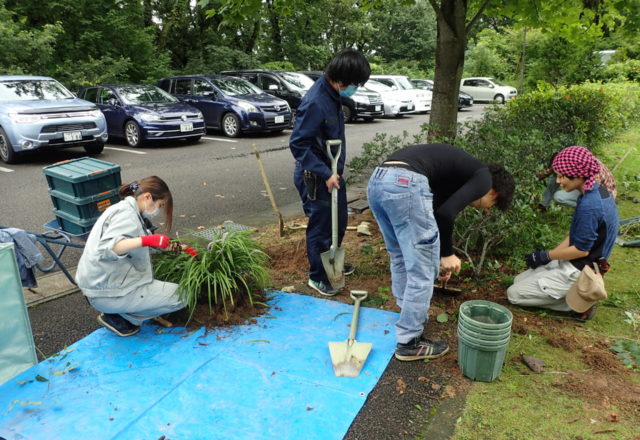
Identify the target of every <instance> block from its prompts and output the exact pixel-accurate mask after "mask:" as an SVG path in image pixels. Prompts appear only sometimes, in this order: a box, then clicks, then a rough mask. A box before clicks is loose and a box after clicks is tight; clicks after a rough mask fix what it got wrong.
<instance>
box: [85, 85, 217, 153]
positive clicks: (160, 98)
mask: <svg viewBox="0 0 640 440" xmlns="http://www.w3.org/2000/svg"><path fill="white" fill-rule="evenodd" d="M78 96H79V97H80V98H82V99H85V100H87V101H89V102H93V103H95V104H96V105H97V106H98V108H99V109H100V110H102V113H103V114H104V117H105V118H106V120H107V130H108V132H109V136H114V137H123V138H124V139H125V141H126V142H127V144H129V145H130V146H132V147H139V146H141V145H142V144H143V143H144V142H145V141H149V140H161V139H187V140H189V141H191V142H197V141H198V140H199V139H200V137H201V136H202V135H203V134H205V132H206V130H205V127H204V119H203V117H202V112H201V111H200V110H198V109H197V108H195V107H192V106H190V105H188V104H185V103H182V102H180V101H178V99H176V98H174V97H173V96H171V95H170V94H168V93H167V92H165V91H164V90H162V89H160V88H158V87H156V86H149V85H133V84H121V85H109V84H104V85H95V86H91V87H85V88H83V89H82V90H80V92H79V93H78Z"/></svg>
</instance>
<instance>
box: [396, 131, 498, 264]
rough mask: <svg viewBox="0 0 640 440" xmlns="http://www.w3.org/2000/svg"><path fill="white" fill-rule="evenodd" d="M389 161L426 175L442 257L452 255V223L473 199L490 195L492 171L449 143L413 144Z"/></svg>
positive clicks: (399, 151)
mask: <svg viewBox="0 0 640 440" xmlns="http://www.w3.org/2000/svg"><path fill="white" fill-rule="evenodd" d="M387 161H401V162H404V163H406V164H408V165H409V166H411V169H412V171H415V172H416V173H419V174H422V175H424V176H427V178H428V179H429V186H430V187H431V193H432V194H433V210H434V215H435V218H436V223H437V224H438V230H439V231H440V255H442V256H443V257H448V256H449V255H453V222H454V220H455V217H456V215H458V213H459V212H460V211H462V210H463V209H464V208H465V207H466V206H467V205H469V204H470V203H471V202H473V201H474V200H478V199H479V198H481V197H482V196H484V195H485V194H487V193H488V192H489V190H490V189H491V184H492V177H491V173H490V172H489V168H487V166H486V165H485V164H484V163H482V162H481V161H479V160H478V159H476V158H475V157H473V156H471V155H470V154H468V153H466V152H465V151H464V150H462V149H460V148H458V147H454V146H452V145H448V144H419V145H411V146H409V147H406V148H402V149H401V150H398V151H395V152H394V153H392V154H391V155H390V156H389V157H388V158H387Z"/></svg>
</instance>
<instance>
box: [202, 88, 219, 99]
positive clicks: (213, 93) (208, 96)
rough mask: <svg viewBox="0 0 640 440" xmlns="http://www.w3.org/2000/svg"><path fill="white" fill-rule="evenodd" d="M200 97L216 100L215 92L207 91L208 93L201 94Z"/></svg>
mask: <svg viewBox="0 0 640 440" xmlns="http://www.w3.org/2000/svg"><path fill="white" fill-rule="evenodd" d="M202 96H204V97H205V98H212V99H216V92H214V91H211V90H209V91H206V92H203V93H202Z"/></svg>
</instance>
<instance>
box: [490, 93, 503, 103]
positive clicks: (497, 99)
mask: <svg viewBox="0 0 640 440" xmlns="http://www.w3.org/2000/svg"><path fill="white" fill-rule="evenodd" d="M493 100H494V101H496V102H497V103H498V104H504V95H500V94H497V95H496V96H494V97H493Z"/></svg>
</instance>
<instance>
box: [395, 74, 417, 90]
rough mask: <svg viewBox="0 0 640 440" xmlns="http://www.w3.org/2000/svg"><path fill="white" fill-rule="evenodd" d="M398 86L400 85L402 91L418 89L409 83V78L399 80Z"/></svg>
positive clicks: (403, 77)
mask: <svg viewBox="0 0 640 440" xmlns="http://www.w3.org/2000/svg"><path fill="white" fill-rule="evenodd" d="M398 84H399V85H400V88H401V89H405V90H410V89H415V88H416V87H415V86H414V85H413V84H411V81H409V78H407V77H405V76H402V77H400V78H398Z"/></svg>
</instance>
